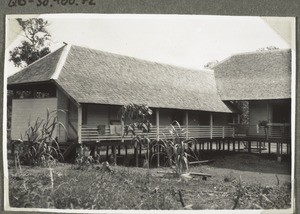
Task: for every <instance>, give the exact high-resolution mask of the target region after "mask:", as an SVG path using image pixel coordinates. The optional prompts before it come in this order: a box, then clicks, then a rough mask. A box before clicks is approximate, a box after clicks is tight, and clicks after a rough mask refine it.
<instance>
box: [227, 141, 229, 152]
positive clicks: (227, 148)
mask: <svg viewBox="0 0 300 214" xmlns="http://www.w3.org/2000/svg"><path fill="white" fill-rule="evenodd" d="M227 145H228V148H227V150H228V151H230V140H227Z"/></svg>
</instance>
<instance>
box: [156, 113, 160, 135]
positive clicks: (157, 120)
mask: <svg viewBox="0 0 300 214" xmlns="http://www.w3.org/2000/svg"><path fill="white" fill-rule="evenodd" d="M156 139H157V141H159V110H158V109H156Z"/></svg>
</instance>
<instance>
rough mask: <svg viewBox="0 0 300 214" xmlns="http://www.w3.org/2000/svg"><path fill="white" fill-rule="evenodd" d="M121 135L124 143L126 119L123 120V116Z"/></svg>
mask: <svg viewBox="0 0 300 214" xmlns="http://www.w3.org/2000/svg"><path fill="white" fill-rule="evenodd" d="M121 136H122V139H121V142H122V143H124V120H123V118H122V119H121Z"/></svg>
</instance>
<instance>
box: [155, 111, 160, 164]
mask: <svg viewBox="0 0 300 214" xmlns="http://www.w3.org/2000/svg"><path fill="white" fill-rule="evenodd" d="M156 141H157V167H159V166H160V162H159V149H160V147H159V110H158V109H156Z"/></svg>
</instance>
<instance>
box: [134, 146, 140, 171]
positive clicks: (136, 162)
mask: <svg viewBox="0 0 300 214" xmlns="http://www.w3.org/2000/svg"><path fill="white" fill-rule="evenodd" d="M134 154H135V166H136V167H138V166H139V154H138V148H137V147H135V148H134Z"/></svg>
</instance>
